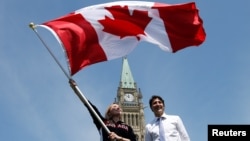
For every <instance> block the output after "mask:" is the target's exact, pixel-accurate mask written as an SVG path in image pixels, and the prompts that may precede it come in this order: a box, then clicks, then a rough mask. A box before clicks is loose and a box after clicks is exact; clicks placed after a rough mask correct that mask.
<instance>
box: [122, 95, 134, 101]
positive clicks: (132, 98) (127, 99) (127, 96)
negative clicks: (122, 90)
mask: <svg viewBox="0 0 250 141" xmlns="http://www.w3.org/2000/svg"><path fill="white" fill-rule="evenodd" d="M124 100H125V101H129V102H130V101H133V100H134V96H133V95H132V94H130V93H127V94H125V95H124Z"/></svg>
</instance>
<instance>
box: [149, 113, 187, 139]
mask: <svg viewBox="0 0 250 141" xmlns="http://www.w3.org/2000/svg"><path fill="white" fill-rule="evenodd" d="M161 117H162V120H163V124H164V130H165V138H166V140H167V141H190V139H189V136H188V133H187V131H186V129H185V126H184V124H183V122H182V120H181V118H180V117H179V116H177V115H167V114H166V113H164V114H163V115H162V116H161ZM158 118H159V117H155V118H154V119H153V120H152V121H151V122H150V123H148V124H147V125H146V132H145V141H160V136H159V121H158Z"/></svg>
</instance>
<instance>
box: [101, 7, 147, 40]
mask: <svg viewBox="0 0 250 141" xmlns="http://www.w3.org/2000/svg"><path fill="white" fill-rule="evenodd" d="M105 9H107V10H108V11H109V12H110V13H111V14H112V15H113V18H112V19H111V18H110V17H108V16H105V19H102V20H98V21H99V22H100V23H101V24H102V25H103V26H104V29H103V31H104V32H107V33H110V34H113V35H117V36H120V38H124V37H126V36H136V38H137V40H140V37H139V36H138V35H139V34H142V35H145V32H144V30H145V28H146V26H147V25H148V23H149V22H150V21H151V20H152V18H151V17H149V16H148V11H142V10H133V12H132V14H130V11H129V9H128V6H124V7H121V6H120V5H117V6H111V7H105Z"/></svg>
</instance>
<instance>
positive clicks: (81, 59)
mask: <svg viewBox="0 0 250 141" xmlns="http://www.w3.org/2000/svg"><path fill="white" fill-rule="evenodd" d="M42 25H43V26H46V27H47V28H50V29H52V30H51V31H53V32H54V33H55V35H57V36H58V38H59V39H60V40H61V42H62V44H63V47H64V49H65V51H66V54H67V57H68V60H69V62H68V63H69V66H70V71H71V72H70V73H71V75H74V74H75V73H77V72H78V71H79V70H81V69H82V68H84V67H86V66H88V65H91V64H94V63H98V62H102V61H107V60H111V59H116V58H119V57H123V56H126V55H127V54H129V53H130V52H131V51H132V50H133V49H134V48H135V47H136V46H137V44H138V43H139V42H141V41H146V42H150V43H152V44H156V45H158V46H159V47H160V48H161V49H162V50H164V51H167V52H173V53H174V52H176V51H178V50H180V49H183V48H186V47H189V46H199V45H200V44H201V43H203V42H204V40H205V37H206V33H205V30H204V28H203V21H202V19H201V18H200V16H199V11H198V9H197V8H196V5H195V3H194V2H190V3H183V4H164V3H156V2H144V1H117V2H110V3H104V4H99V5H93V6H88V7H84V8H82V9H79V10H77V11H74V12H73V13H69V14H67V15H65V16H62V17H59V18H57V19H54V20H51V21H48V22H45V23H43V24H42Z"/></svg>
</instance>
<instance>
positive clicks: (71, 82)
mask: <svg viewBox="0 0 250 141" xmlns="http://www.w3.org/2000/svg"><path fill="white" fill-rule="evenodd" d="M29 27H30V28H31V29H32V30H33V31H34V32H35V34H36V35H37V37H38V38H39V39H40V40H41V42H42V43H43V45H44V46H45V47H46V49H47V50H48V51H49V53H50V55H51V56H52V57H53V59H54V60H55V61H56V63H57V64H58V65H59V67H60V68H61V70H62V71H63V72H64V74H65V75H66V77H67V78H68V79H69V83H70V86H71V88H72V89H73V90H74V92H75V94H76V95H77V96H78V98H79V99H80V100H81V101H82V103H83V104H84V105H86V106H87V107H88V108H89V109H90V111H91V112H92V113H93V114H94V115H95V117H96V118H97V119H98V121H99V122H100V124H101V125H102V127H103V128H104V129H105V131H106V132H107V133H108V134H109V133H110V131H109V129H108V128H107V126H106V125H105V124H104V122H103V121H102V120H101V118H100V117H99V116H98V114H97V113H96V111H95V110H94V109H93V107H92V106H91V104H90V103H89V102H88V100H87V98H86V97H85V96H84V95H83V93H82V92H81V91H80V89H79V88H78V86H77V84H76V82H75V81H74V80H73V79H72V78H71V76H70V75H69V74H68V73H67V72H66V71H65V69H64V68H63V67H62V65H61V64H60V63H59V61H58V60H57V58H56V57H55V55H54V54H53V53H52V51H51V50H50V49H49V47H48V46H47V44H46V43H45V42H44V41H43V39H42V37H41V36H40V35H39V34H38V32H37V31H36V29H35V27H36V26H35V25H34V23H30V24H29Z"/></svg>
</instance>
